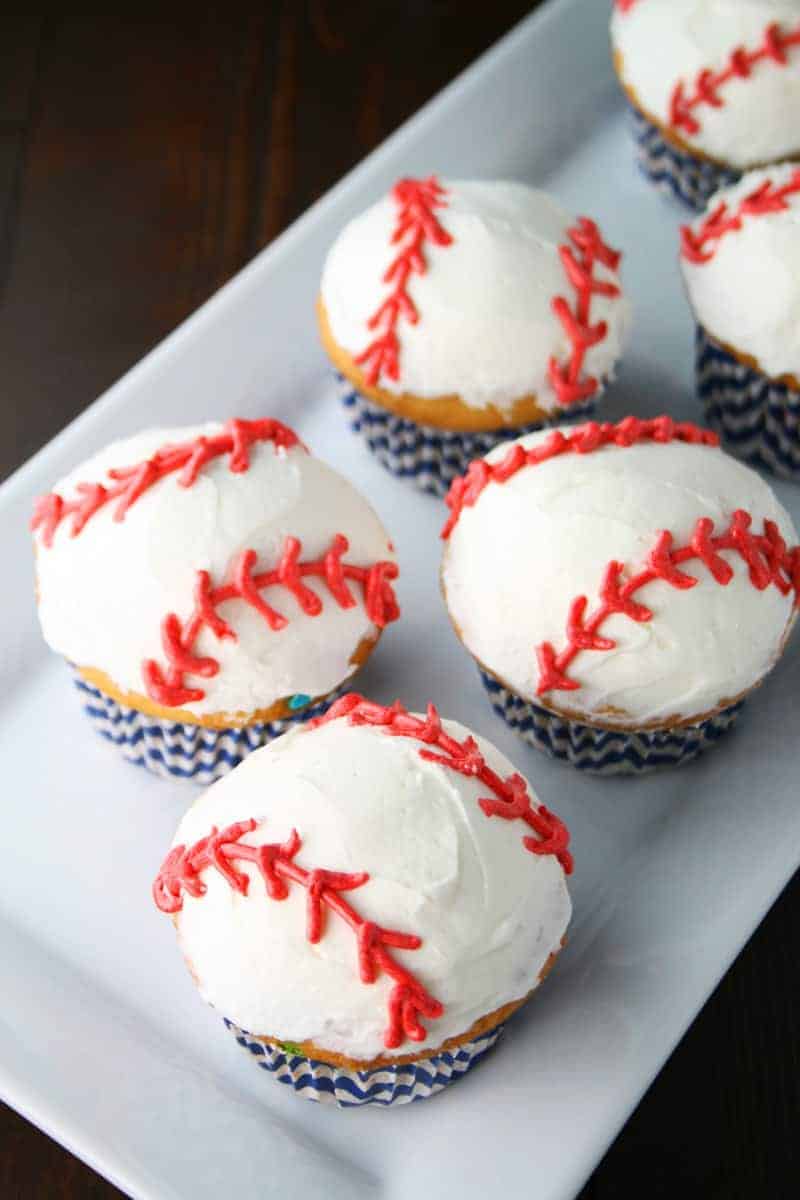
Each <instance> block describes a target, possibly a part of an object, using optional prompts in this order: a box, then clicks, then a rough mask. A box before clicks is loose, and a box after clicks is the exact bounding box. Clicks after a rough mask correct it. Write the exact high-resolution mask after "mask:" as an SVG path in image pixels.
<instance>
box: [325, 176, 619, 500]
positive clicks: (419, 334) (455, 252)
mask: <svg viewBox="0 0 800 1200" xmlns="http://www.w3.org/2000/svg"><path fill="white" fill-rule="evenodd" d="M619 260H620V255H619V254H618V253H617V252H616V251H615V250H612V249H611V247H610V246H608V245H607V244H606V242H605V241H604V240H603V236H602V234H601V233H600V230H599V229H598V227H597V225H596V224H595V223H594V222H593V221H591V220H589V219H588V218H587V217H579V218H577V219H574V218H572V217H571V216H569V215H568V214H567V213H566V212H564V211H563V210H562V209H561V207H560V206H559V205H558V204H557V203H556V202H555V201H554V200H552V199H551V198H550V197H549V196H547V195H545V194H544V193H543V192H538V191H534V190H533V189H532V188H529V187H525V186H524V185H523V184H521V183H496V182H495V183H485V182H481V183H463V182H461V183H459V182H439V181H438V180H437V179H435V178H431V179H403V180H400V182H399V183H397V184H395V186H394V188H393V189H392V191H391V193H390V194H389V195H388V196H386V197H384V198H383V199H382V200H380V201H379V202H378V203H377V204H376V205H374V206H373V207H372V208H370V209H369V210H368V211H367V212H365V213H363V214H362V215H361V216H360V217H357V218H356V219H355V220H354V221H351V222H350V224H349V225H348V226H347V227H346V228H345V229H344V230H343V232H342V233H341V234H340V236H339V238H338V239H337V240H336V242H335V243H334V245H333V247H332V249H331V251H330V253H329V255H328V258H327V261H326V263H325V269H324V272H323V276H322V286H321V290H320V296H319V302H318V315H319V326H320V331H321V335H322V341H323V344H324V346H325V349H326V351H327V353H328V355H329V357H330V359H331V362H332V363H333V365H334V367H335V368H336V371H337V373H338V375H339V378H340V380H341V381H342V387H343V398H344V402H345V404H346V405H347V406H348V408H349V410H350V413H351V416H352V421H353V428H354V429H356V430H357V431H358V432H359V433H360V434H361V435H362V436H363V437H364V439H365V440H366V442H367V443H368V445H369V447H370V448H371V449H372V450H373V451H374V453H375V454H376V455H377V456H378V458H379V459H380V460H381V462H383V463H384V464H385V465H386V466H387V467H388V468H389V469H390V470H391V471H393V472H394V473H395V474H396V475H401V476H406V477H408V478H410V479H412V480H413V481H414V482H415V483H416V484H417V485H418V486H419V487H421V488H423V489H424V490H426V491H432V492H435V493H437V494H439V495H443V494H444V493H445V492H446V490H447V486H448V484H449V483H450V481H451V480H452V479H454V478H455V477H456V475H458V474H459V472H461V471H464V470H466V467H467V465H468V464H469V462H470V461H471V460H472V459H473V458H475V457H476V456H478V455H480V454H484V453H486V451H487V450H489V449H490V448H491V447H492V446H494V445H496V444H497V443H498V442H500V441H504V440H506V439H507V438H509V437H514V436H517V435H518V434H520V433H522V432H524V431H526V430H532V429H539V428H541V427H542V426H543V425H547V424H552V423H553V422H554V421H563V420H564V419H565V418H567V417H574V416H579V415H581V414H585V413H586V412H587V411H588V410H589V409H590V408H591V407H592V406H593V403H594V400H595V399H596V398H597V396H598V395H599V394H600V392H601V391H602V389H603V385H604V384H605V383H606V381H607V380H609V379H610V378H611V377H612V375H613V371H614V366H615V364H616V362H617V360H618V358H619V356H620V353H621V351H622V346H623V342H624V339H625V334H626V330H627V326H628V323H629V306H628V303H627V301H626V300H625V299H624V298H623V296H622V294H621V289H620V281H619V275H618V266H619Z"/></svg>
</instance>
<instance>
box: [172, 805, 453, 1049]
mask: <svg viewBox="0 0 800 1200" xmlns="http://www.w3.org/2000/svg"><path fill="white" fill-rule="evenodd" d="M256 828H257V822H256V821H254V820H252V819H251V820H248V821H237V822H235V824H233V825H229V826H228V827H227V829H223V830H221V831H219V830H217V828H216V826H215V827H214V828H213V829H212V830H211V833H210V834H209V835H208V836H207V837H204V838H201V839H200V841H198V842H195V843H194V845H193V846H190V847H188V848H187V847H186V846H174V847H173V848H172V850H170V852H169V854H168V855H167V857H166V858H165V859H164V862H163V864H162V866H161V870H160V871H159V872H158V875H157V877H156V880H155V882H154V884H153V899H154V900H155V902H156V905H157V907H158V908H160V909H161V911H162V912H165V913H176V912H179V911H180V910H181V909H182V908H183V893H186V894H187V895H189V896H194V897H200V896H203V895H205V893H206V890H207V886H206V884H205V882H204V881H203V880H202V879H201V878H200V873H201V872H202V871H204V870H207V869H208V868H209V867H212V868H213V869H214V870H216V871H218V872H219V874H220V875H221V876H222V877H223V879H224V880H225V881H226V882H227V884H228V885H229V887H231V888H232V889H233V891H235V892H239V893H240V894H241V895H242V896H246V895H247V893H248V888H249V886H250V877H249V876H248V875H246V874H245V873H244V872H242V871H237V870H236V868H235V866H234V863H236V862H251V863H255V865H256V867H257V868H258V871H259V873H260V875H261V878H262V879H263V880H264V887H265V888H266V892H267V896H268V897H269V899H270V900H285V899H286V897H287V896H288V895H289V884H290V883H297V884H299V885H300V887H303V888H305V889H306V893H307V903H306V938H307V940H308V941H309V942H311V943H316V942H319V941H320V940H321V939H322V936H323V934H324V932H325V913H326V911H327V912H330V913H332V914H333V915H334V916H335V917H338V918H339V919H340V920H342V921H344V922H345V924H346V925H348V926H349V927H350V929H352V930H353V932H354V933H355V935H356V949H357V954H358V970H359V976H360V978H361V981H362V983H374V982H375V979H376V978H377V976H378V973H379V972H381V971H382V972H383V973H384V974H385V975H388V976H389V978H390V979H392V980H394V987H393V988H392V989H391V991H390V992H389V997H388V1002H387V1008H388V1017H389V1023H388V1026H387V1028H386V1030H385V1032H384V1035H383V1043H384V1045H385V1046H386V1048H387V1049H388V1050H393V1049H395V1047H397V1046H400V1045H401V1044H402V1042H403V1040H404V1039H405V1038H409V1039H410V1040H411V1041H412V1042H422V1041H424V1040H425V1038H426V1037H427V1031H426V1030H425V1029H424V1027H423V1026H422V1025H421V1024H420V1021H419V1017H420V1016H423V1017H428V1018H429V1019H431V1020H435V1019H436V1018H437V1017H441V1015H442V1013H443V1012H444V1007H443V1005H442V1004H441V1003H440V1001H439V1000H436V999H434V997H433V996H431V995H430V994H429V993H428V992H427V991H426V990H425V988H424V987H423V986H422V984H421V983H420V982H419V980H418V979H416V978H415V976H414V975H412V974H411V972H410V971H408V970H406V968H405V967H403V966H401V965H400V963H399V962H397V960H396V959H395V958H394V956H393V955H392V954H391V953H390V952H389V950H388V947H390V946H391V947H393V948H396V949H399V950H418V949H419V947H420V946H421V945H422V939H421V938H419V937H417V935H416V934H413V933H401V932H399V931H398V930H396V929H383V928H382V927H381V926H380V925H376V924H375V923H374V922H373V921H367V920H366V919H365V918H364V917H362V916H361V915H360V914H359V913H357V912H356V910H355V909H354V908H353V907H352V905H351V904H350V903H349V902H348V901H347V900H345V899H344V897H343V896H342V894H341V893H342V892H347V891H354V890H355V889H356V888H360V887H363V886H364V884H365V883H368V882H369V875H368V874H367V873H366V871H359V872H358V873H356V874H349V875H348V874H343V873H341V872H339V871H325V870H320V869H318V868H315V869H312V870H305V869H304V868H303V867H301V866H299V865H298V864H297V863H296V862H295V861H294V859H295V857H296V855H297V854H298V852H299V850H300V848H301V846H302V842H301V840H300V837H299V835H298V833H297V831H296V830H294V829H293V830H292V832H291V834H290V835H289V837H288V838H287V840H286V841H285V842H284V843H283V845H280V844H279V843H275V844H272V845H267V846H249V845H247V843H245V842H242V840H241V839H242V838H243V837H244V836H245V835H246V834H248V833H252V832H253V831H254V830H255V829H256Z"/></svg>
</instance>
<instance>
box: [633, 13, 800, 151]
mask: <svg viewBox="0 0 800 1200" xmlns="http://www.w3.org/2000/svg"><path fill="white" fill-rule="evenodd" d="M773 22H777V23H779V24H780V25H781V27H791V28H797V25H798V22H800V4H798V3H797V0H640V2H639V3H637V4H634V5H632V6H631V7H630V8H629V9H628V11H627V12H625V11H623V10H622V9H620V8H619V7H615V9H614V14H613V17H612V20H611V41H612V45H613V48H614V50H615V52H616V53H617V54H618V55H619V56H620V60H621V68H620V70H621V77H622V81H623V83H624V84H625V85H626V86H627V87H628V88H630V89H631V90H632V91H633V93H634V94H635V96H636V100H637V102H638V105H639V107H640V108H641V109H642V110H643V111H644V112H645V114H646V115H648V116H650V117H654V118H655V119H656V120H657V121H658V122H659V123H660V124H661V125H664V126H666V127H667V128H669V127H670V113H671V99H672V95H673V92H674V89H675V85H676V84H677V83H678V82H679V81H680V80H683V81H684V83H685V85H686V88H687V91H688V92H689V93H691V92H692V90H693V88H694V84H695V81H696V79H697V76H698V74H699V72H700V71H702V70H704V69H710V70H712V71H715V72H716V71H720V70H723V69H724V68H725V66H726V64H727V63H728V62H729V60H730V55H731V52H732V51H733V50H734V49H736V48H737V47H738V46H743V47H745V48H746V49H747V50H750V51H752V50H755V49H757V48H758V46H759V45H760V44H761V43H762V42H763V40H764V34H765V30H766V28H767V26H768V25H770V24H771V23H773ZM720 98H721V99H722V104H721V106H720V107H715V106H713V105H711V104H703V105H702V106H699V107H698V108H697V109H696V110H695V111H694V114H693V115H694V116H695V117H696V118H697V121H698V123H699V125H700V129H699V131H698V132H697V133H694V134H692V133H688V132H687V131H686V129H684V128H681V129H678V130H675V132H676V133H677V134H678V135H679V136H680V138H681V139H682V140H683V141H684V142H686V143H687V144H688V145H690V146H692V147H693V148H695V149H697V150H701V151H703V153H705V154H708V155H710V156H711V157H712V158H715V159H718V160H720V161H722V162H724V163H727V164H729V165H730V166H733V167H748V166H753V165H755V164H757V163H765V162H772V161H774V160H776V159H780V158H783V157H785V156H787V155H789V154H794V153H797V152H798V151H800V49H798V48H796V47H795V48H794V49H792V50H790V51H789V53H788V61H787V63H786V65H785V66H778V65H777V64H775V63H773V62H762V63H760V64H759V65H758V66H756V67H755V68H754V69H753V71H752V73H751V75H750V76H749V78H747V79H734V80H731V82H729V83H727V84H726V85H725V87H724V88H723V89H720Z"/></svg>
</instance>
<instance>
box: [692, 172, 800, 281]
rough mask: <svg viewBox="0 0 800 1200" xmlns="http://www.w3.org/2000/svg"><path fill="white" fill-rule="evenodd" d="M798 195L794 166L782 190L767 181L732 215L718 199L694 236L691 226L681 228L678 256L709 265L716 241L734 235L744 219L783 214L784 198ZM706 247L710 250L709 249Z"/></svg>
mask: <svg viewBox="0 0 800 1200" xmlns="http://www.w3.org/2000/svg"><path fill="white" fill-rule="evenodd" d="M798 192H800V167H797V168H796V169H795V170H794V171H793V172H792V175H791V177H790V179H789V181H788V183H785V184H784V185H783V186H782V187H776V186H775V183H774V182H773V180H771V179H765V180H764V182H763V183H760V184H759V185H758V187H757V188H756V189H755V191H752V192H750V194H749V195H747V196H745V198H744V199H743V200H741V201H740V202H739V207H738V208H737V210H736V212H729V211H728V205H727V204H726V202H725V201H724V200H722V201H721V202H720V203H719V204H718V205H717V207H716V208H715V209H714V211H713V212H712V213H711V214H710V215H709V216H707V217H706V218H705V219H704V220H703V221H702V222H701V224H700V226H699V228H698V230H697V232H696V233H695V232H694V230H693V229H692V227H691V225H683V226H681V253H682V254H683V257H684V258H685V259H688V261H689V262H692V263H696V264H698V265H702V264H703V263H707V262H711V260H712V258H713V257H714V255H715V253H716V250H717V246H718V245H719V243H720V240H721V239H722V238H724V237H725V236H726V235H727V234H729V233H738V231H739V230H740V229H741V228H742V222H743V221H744V218H745V217H766V216H769V215H770V214H771V213H777V212H786V211H787V209H788V208H789V204H788V202H787V197H789V196H794V195H796V194H797V193H798ZM709 247H710V248H709Z"/></svg>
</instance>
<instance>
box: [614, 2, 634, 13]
mask: <svg viewBox="0 0 800 1200" xmlns="http://www.w3.org/2000/svg"><path fill="white" fill-rule="evenodd" d="M614 3H615V5H616V7H617V8H618V9H619V10H620V12H623V13H629V12H630V11H631V9H632V8H633V6H634V4H636V3H638V0H614Z"/></svg>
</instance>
